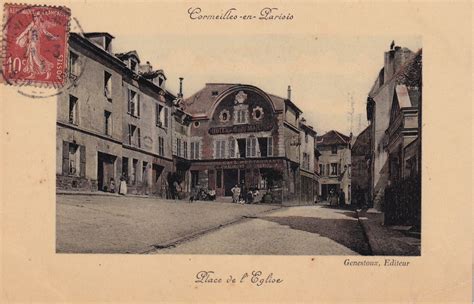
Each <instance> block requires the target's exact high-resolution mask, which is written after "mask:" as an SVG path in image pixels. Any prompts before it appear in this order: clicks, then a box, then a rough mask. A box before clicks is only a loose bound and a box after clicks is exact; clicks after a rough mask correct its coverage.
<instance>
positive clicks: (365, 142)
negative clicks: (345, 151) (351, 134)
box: [351, 125, 370, 155]
mask: <svg viewBox="0 0 474 304" xmlns="http://www.w3.org/2000/svg"><path fill="white" fill-rule="evenodd" d="M369 152H370V125H368V126H367V127H366V128H365V129H364V130H363V131H362V132H360V134H359V135H357V138H356V139H355V142H354V144H353V145H352V149H351V153H352V154H353V155H366V154H367V153H369Z"/></svg>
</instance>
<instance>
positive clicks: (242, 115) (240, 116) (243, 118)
mask: <svg viewBox="0 0 474 304" xmlns="http://www.w3.org/2000/svg"><path fill="white" fill-rule="evenodd" d="M236 112H237V115H236V116H237V123H246V122H247V111H246V110H237V111H236Z"/></svg>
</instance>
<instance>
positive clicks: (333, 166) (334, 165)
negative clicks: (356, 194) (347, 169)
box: [331, 163, 338, 175]
mask: <svg viewBox="0 0 474 304" xmlns="http://www.w3.org/2000/svg"><path fill="white" fill-rule="evenodd" d="M337 168H338V166H337V163H331V175H337Z"/></svg>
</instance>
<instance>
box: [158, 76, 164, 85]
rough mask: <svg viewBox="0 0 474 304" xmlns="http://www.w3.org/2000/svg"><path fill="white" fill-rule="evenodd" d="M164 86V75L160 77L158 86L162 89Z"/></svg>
mask: <svg viewBox="0 0 474 304" xmlns="http://www.w3.org/2000/svg"><path fill="white" fill-rule="evenodd" d="M164 84H165V78H164V77H163V76H162V75H160V76H158V85H159V86H160V87H161V86H163V85H164Z"/></svg>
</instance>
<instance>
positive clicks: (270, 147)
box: [267, 137, 273, 156]
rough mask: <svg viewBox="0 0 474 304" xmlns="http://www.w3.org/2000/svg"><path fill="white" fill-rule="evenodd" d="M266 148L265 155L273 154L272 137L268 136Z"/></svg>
mask: <svg viewBox="0 0 474 304" xmlns="http://www.w3.org/2000/svg"><path fill="white" fill-rule="evenodd" d="M267 149H268V151H267V156H273V137H269V138H268V141H267Z"/></svg>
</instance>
